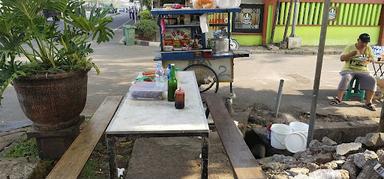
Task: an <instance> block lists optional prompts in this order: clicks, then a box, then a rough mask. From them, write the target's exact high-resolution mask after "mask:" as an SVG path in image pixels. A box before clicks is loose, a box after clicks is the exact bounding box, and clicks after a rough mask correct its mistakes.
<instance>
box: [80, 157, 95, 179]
mask: <svg viewBox="0 0 384 179" xmlns="http://www.w3.org/2000/svg"><path fill="white" fill-rule="evenodd" d="M97 168H98V165H97V164H96V162H95V161H94V160H88V161H87V163H85V166H84V168H83V170H82V175H81V176H82V178H94V177H96V176H97V174H96V171H97Z"/></svg>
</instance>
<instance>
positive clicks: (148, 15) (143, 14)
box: [139, 10, 153, 20]
mask: <svg viewBox="0 0 384 179" xmlns="http://www.w3.org/2000/svg"><path fill="white" fill-rule="evenodd" d="M139 16H140V20H151V19H153V17H152V15H151V11H149V10H144V11H141V12H140V14H139Z"/></svg>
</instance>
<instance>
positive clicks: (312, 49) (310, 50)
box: [240, 46, 345, 55]
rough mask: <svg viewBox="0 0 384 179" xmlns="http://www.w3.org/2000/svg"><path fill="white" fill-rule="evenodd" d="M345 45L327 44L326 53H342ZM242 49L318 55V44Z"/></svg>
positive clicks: (255, 52) (259, 51)
mask: <svg viewBox="0 0 384 179" xmlns="http://www.w3.org/2000/svg"><path fill="white" fill-rule="evenodd" d="M344 48H345V46H327V47H325V49H324V55H340V54H341V53H342V52H343V50H344ZM240 50H249V51H250V52H251V53H252V54H269V53H274V54H290V55H317V52H318V50H319V49H318V47H317V46H304V47H301V48H299V49H291V50H290V49H279V48H278V47H277V46H271V47H270V49H268V48H267V47H264V46H256V47H240Z"/></svg>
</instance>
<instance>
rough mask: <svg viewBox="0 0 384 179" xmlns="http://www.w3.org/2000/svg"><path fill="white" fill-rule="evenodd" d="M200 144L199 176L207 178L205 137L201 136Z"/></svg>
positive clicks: (206, 145)
mask: <svg viewBox="0 0 384 179" xmlns="http://www.w3.org/2000/svg"><path fill="white" fill-rule="evenodd" d="M201 145H202V148H201V149H202V150H201V178H202V179H208V142H207V138H206V137H202V144H201Z"/></svg>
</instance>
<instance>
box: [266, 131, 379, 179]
mask: <svg viewBox="0 0 384 179" xmlns="http://www.w3.org/2000/svg"><path fill="white" fill-rule="evenodd" d="M379 146H382V147H384V133H369V134H367V135H366V136H365V137H358V138H356V140H355V142H352V143H343V144H337V143H336V142H335V141H333V140H332V139H330V138H328V137H324V138H323V139H322V140H321V141H318V140H313V141H312V142H311V143H310V145H309V148H308V149H307V150H306V151H303V152H298V153H296V154H294V155H293V156H284V155H273V156H271V157H267V158H263V159H259V163H260V165H261V166H262V168H263V170H264V171H265V173H266V174H267V177H268V178H276V179H313V178H316V179H328V178H334V179H379V178H381V177H380V175H379V174H378V173H377V172H376V171H375V170H374V166H375V165H376V164H378V163H380V164H381V165H383V166H384V148H382V149H379V148H378V147H379Z"/></svg>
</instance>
